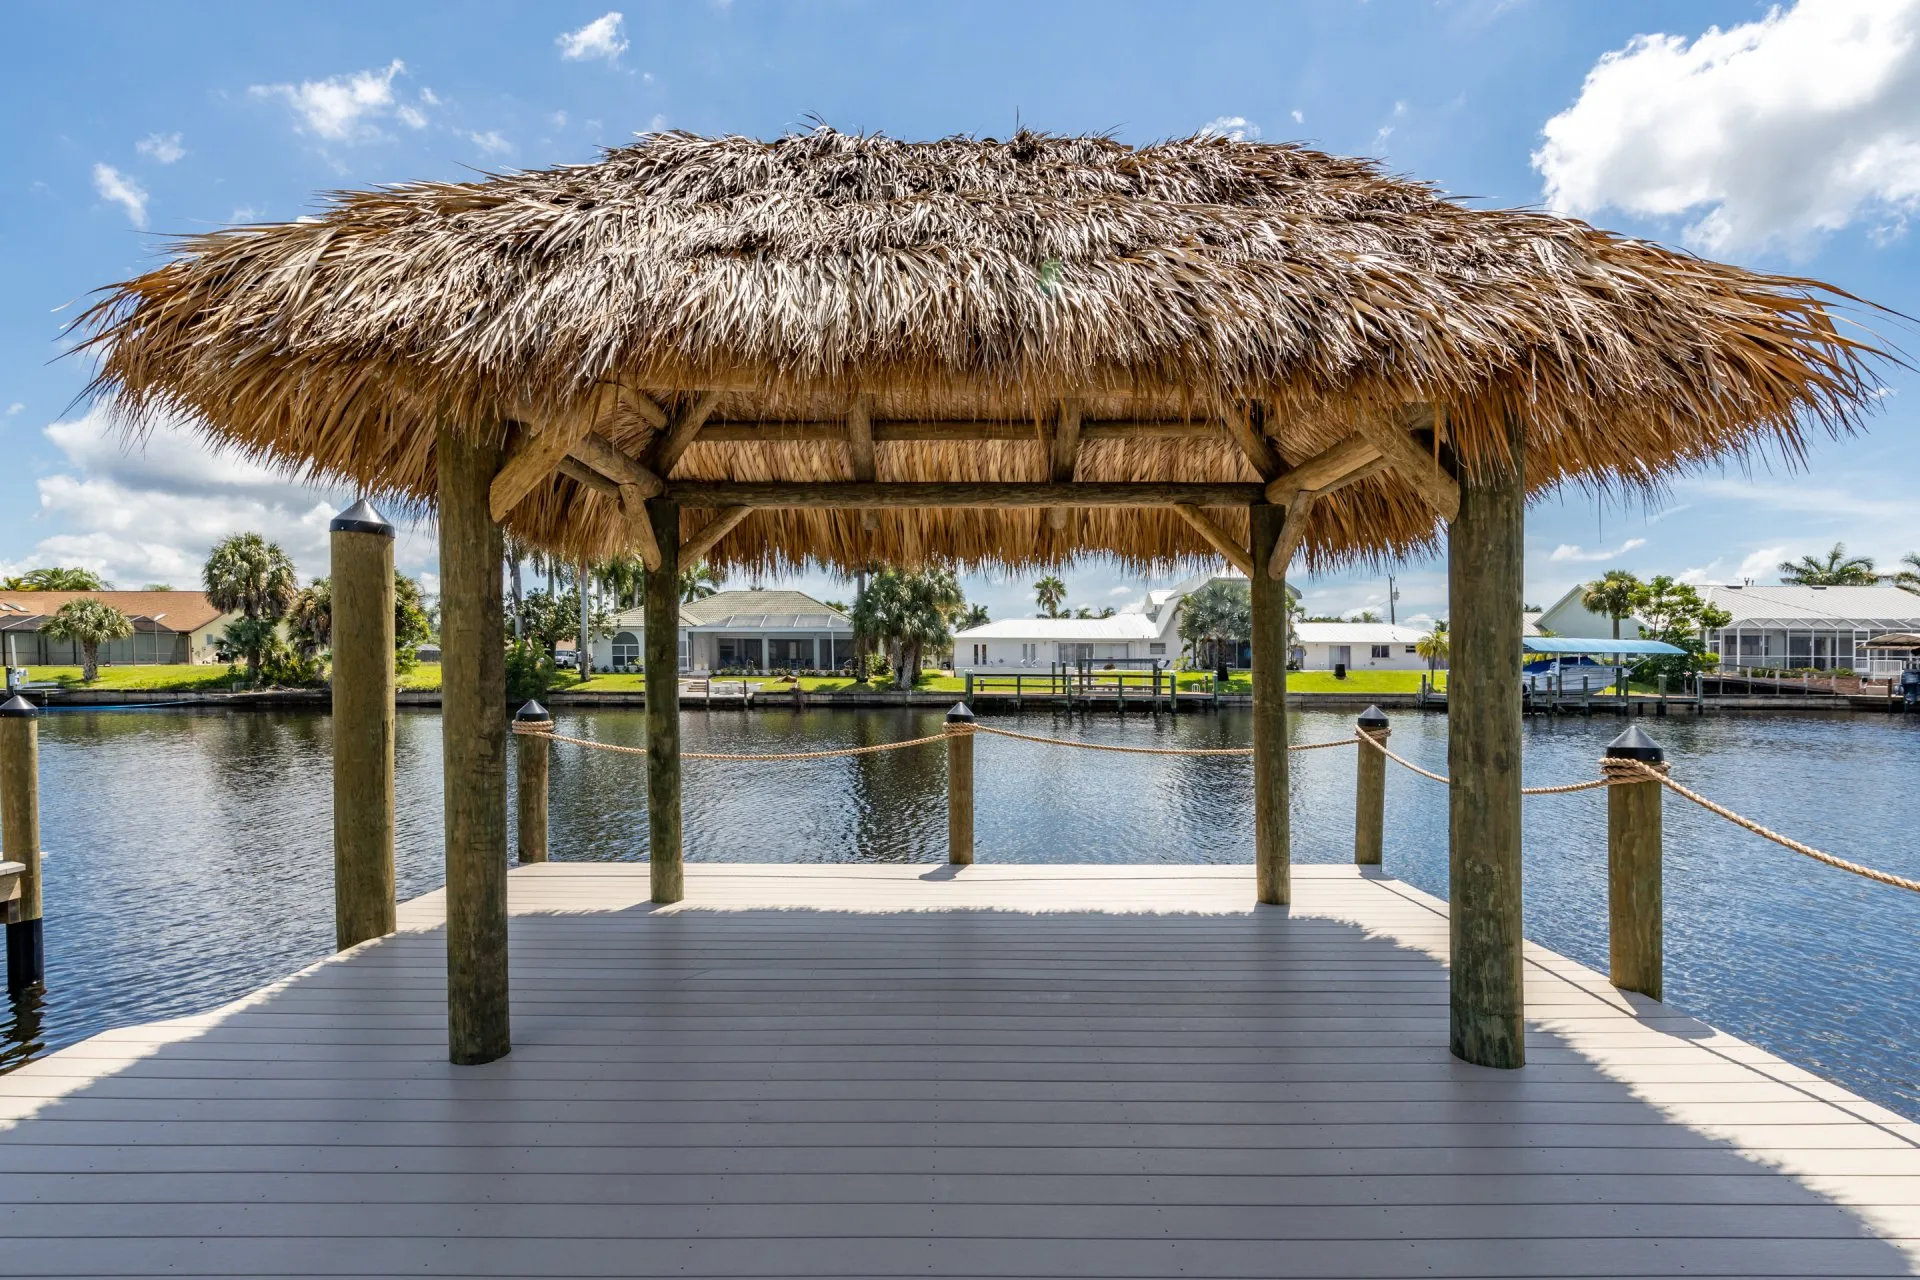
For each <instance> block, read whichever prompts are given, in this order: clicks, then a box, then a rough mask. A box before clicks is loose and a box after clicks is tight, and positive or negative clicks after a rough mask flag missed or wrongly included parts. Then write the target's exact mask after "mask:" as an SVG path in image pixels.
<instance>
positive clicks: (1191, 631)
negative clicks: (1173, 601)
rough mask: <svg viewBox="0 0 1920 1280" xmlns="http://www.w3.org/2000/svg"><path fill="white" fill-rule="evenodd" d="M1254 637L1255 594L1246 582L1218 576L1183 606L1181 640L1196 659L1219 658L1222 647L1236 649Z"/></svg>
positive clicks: (1183, 602)
mask: <svg viewBox="0 0 1920 1280" xmlns="http://www.w3.org/2000/svg"><path fill="white" fill-rule="evenodd" d="M1252 638H1253V594H1252V591H1251V589H1250V587H1249V585H1248V584H1247V583H1246V582H1232V581H1227V580H1225V579H1216V580H1215V581H1213V582H1209V583H1208V584H1207V585H1206V586H1204V587H1202V588H1200V589H1199V590H1198V591H1196V592H1194V593H1193V594H1192V595H1190V596H1188V597H1187V598H1186V599H1185V600H1184V601H1182V602H1181V605H1180V639H1181V640H1183V641H1185V642H1186V646H1187V651H1188V652H1189V653H1191V654H1192V655H1193V656H1194V657H1195V658H1196V659H1199V658H1201V657H1202V656H1203V655H1204V656H1205V657H1208V658H1211V659H1212V660H1213V661H1214V662H1215V663H1217V662H1218V661H1219V657H1220V650H1222V649H1224V648H1226V647H1227V646H1232V650H1233V651H1234V652H1236V653H1237V652H1238V651H1239V648H1240V646H1241V645H1242V644H1244V643H1245V642H1246V641H1248V640H1250V639H1252Z"/></svg>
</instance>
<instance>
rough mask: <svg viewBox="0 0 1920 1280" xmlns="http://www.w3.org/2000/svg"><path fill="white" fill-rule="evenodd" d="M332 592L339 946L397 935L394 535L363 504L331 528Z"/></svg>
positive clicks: (350, 509)
mask: <svg viewBox="0 0 1920 1280" xmlns="http://www.w3.org/2000/svg"><path fill="white" fill-rule="evenodd" d="M327 533H328V541H329V544H330V554H331V561H332V563H331V565H330V566H329V568H330V572H331V574H332V579H331V582H332V590H333V717H332V718H333V942H334V946H335V947H336V948H337V949H339V950H341V951H345V950H346V949H347V948H348V947H351V946H355V945H357V944H359V943H362V942H365V941H366V940H367V939H369V938H380V937H385V936H386V935H387V934H389V933H392V932H393V930H394V917H395V904H394V890H393V833H394V818H393V717H394V710H393V695H394V674H393V662H394V653H393V644H394V616H393V609H394V598H393V597H394V583H393V526H392V525H391V524H389V523H388V522H387V520H386V519H385V517H383V516H382V515H381V514H380V513H379V512H378V511H375V510H374V509H373V506H372V504H371V503H369V502H367V501H366V499H364V498H363V499H361V500H360V501H358V502H356V503H354V504H353V505H352V506H351V507H348V508H347V509H346V510H345V511H342V512H341V513H340V514H339V515H337V516H335V517H334V519H333V522H332V523H331V524H329V525H328V526H327Z"/></svg>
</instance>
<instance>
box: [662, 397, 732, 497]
mask: <svg viewBox="0 0 1920 1280" xmlns="http://www.w3.org/2000/svg"><path fill="white" fill-rule="evenodd" d="M724 394H726V393H725V392H723V391H716V390H707V391H703V392H701V393H700V394H699V396H698V397H696V398H695V399H694V401H693V403H692V404H690V405H686V406H683V407H682V408H680V409H676V410H675V411H674V412H673V414H672V415H670V417H669V419H668V422H667V426H666V429H665V432H664V434H663V435H662V436H661V437H660V443H659V445H658V446H656V447H655V449H654V454H653V458H652V462H653V468H652V470H653V472H654V474H655V475H662V476H670V475H672V474H673V465H674V464H675V463H676V462H678V461H680V455H681V454H683V453H685V452H686V451H687V446H689V445H691V444H692V443H693V440H694V437H695V436H697V435H699V434H700V428H701V427H704V426H705V425H706V424H707V419H708V418H709V417H711V416H712V414H713V410H714V406H716V405H718V404H719V403H720V397H721V396H722V395H724Z"/></svg>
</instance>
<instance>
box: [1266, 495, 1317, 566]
mask: <svg viewBox="0 0 1920 1280" xmlns="http://www.w3.org/2000/svg"><path fill="white" fill-rule="evenodd" d="M1314 497H1315V495H1314V493H1313V492H1312V491H1311V490H1309V491H1307V492H1306V493H1298V494H1295V495H1294V498H1293V501H1292V502H1290V503H1288V504H1287V518H1286V520H1285V521H1284V522H1283V523H1282V524H1281V525H1280V537H1279V538H1278V540H1276V541H1275V542H1274V544H1273V555H1271V556H1270V557H1268V559H1267V576H1268V577H1269V578H1272V579H1273V580H1274V581H1276V582H1279V581H1282V580H1284V579H1285V578H1286V576H1287V566H1288V565H1290V564H1292V563H1293V553H1294V552H1296V551H1298V550H1299V549H1300V544H1301V542H1302V541H1304V540H1305V539H1306V536H1307V521H1308V520H1310V519H1312V518H1313V503H1314Z"/></svg>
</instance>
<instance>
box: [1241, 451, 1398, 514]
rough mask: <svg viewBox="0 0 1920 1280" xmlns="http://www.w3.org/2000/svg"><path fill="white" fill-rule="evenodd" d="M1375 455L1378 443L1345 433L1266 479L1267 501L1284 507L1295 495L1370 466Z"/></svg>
mask: <svg viewBox="0 0 1920 1280" xmlns="http://www.w3.org/2000/svg"><path fill="white" fill-rule="evenodd" d="M1379 457H1380V449H1379V446H1377V445H1375V444H1374V443H1372V442H1371V441H1369V440H1364V439H1362V438H1361V437H1359V436H1348V437H1347V438H1346V439H1345V440H1342V441H1340V442H1339V443H1338V444H1336V445H1333V446H1331V447H1329V448H1326V449H1322V450H1321V451H1320V452H1319V453H1316V454H1314V455H1313V456H1312V457H1311V458H1308V459H1307V460H1306V461H1305V462H1303V463H1301V464H1300V465H1299V466H1297V467H1294V468H1292V469H1290V470H1288V471H1284V472H1282V473H1281V474H1279V475H1277V476H1275V477H1274V478H1273V479H1272V480H1270V481H1268V482H1267V501H1268V502H1271V503H1272V504H1273V505H1274V506H1276V507H1284V506H1287V505H1289V504H1290V503H1292V501H1293V498H1294V495H1295V494H1298V493H1307V492H1311V491H1313V490H1315V489H1325V488H1326V487H1327V486H1328V485H1331V484H1333V483H1334V482H1335V481H1337V480H1340V479H1341V478H1342V477H1344V476H1348V475H1351V474H1353V473H1354V472H1356V471H1359V470H1360V469H1361V468H1363V467H1366V466H1369V465H1371V464H1372V463H1373V462H1374V461H1376V460H1377V459H1378V458H1379Z"/></svg>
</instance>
